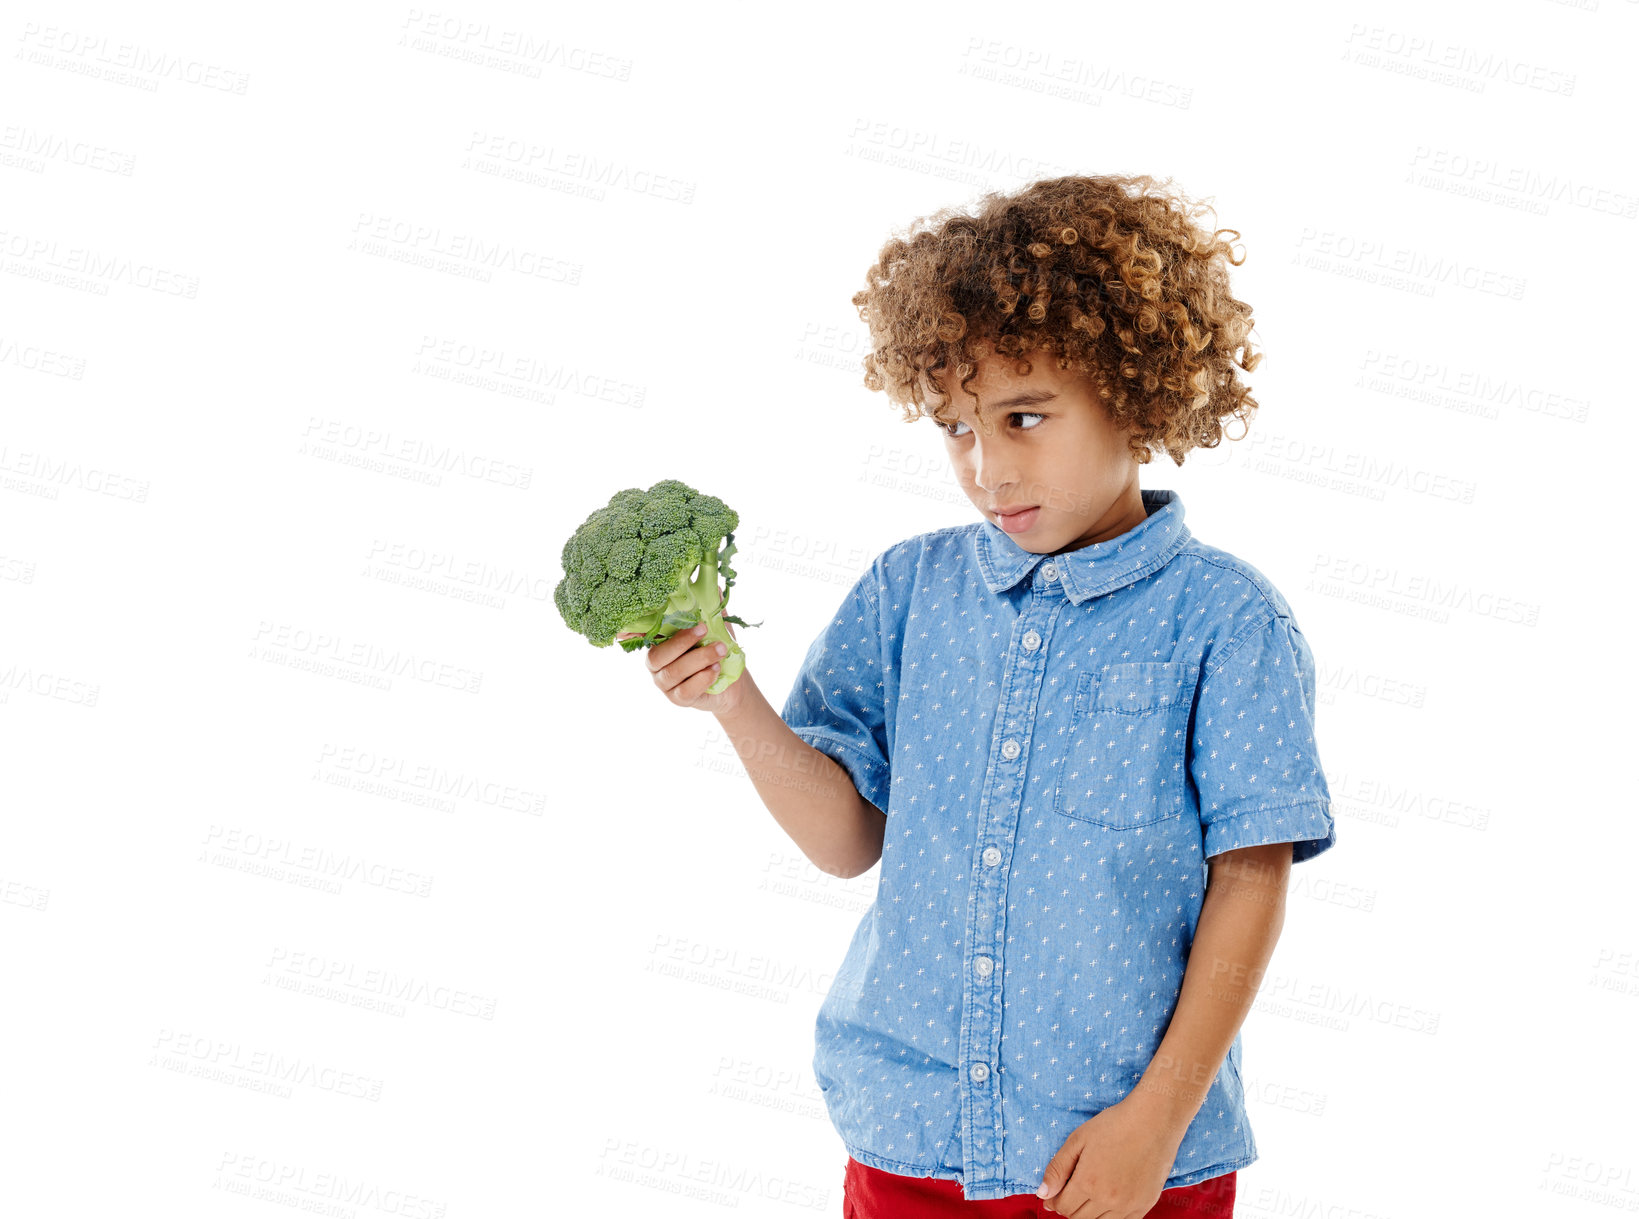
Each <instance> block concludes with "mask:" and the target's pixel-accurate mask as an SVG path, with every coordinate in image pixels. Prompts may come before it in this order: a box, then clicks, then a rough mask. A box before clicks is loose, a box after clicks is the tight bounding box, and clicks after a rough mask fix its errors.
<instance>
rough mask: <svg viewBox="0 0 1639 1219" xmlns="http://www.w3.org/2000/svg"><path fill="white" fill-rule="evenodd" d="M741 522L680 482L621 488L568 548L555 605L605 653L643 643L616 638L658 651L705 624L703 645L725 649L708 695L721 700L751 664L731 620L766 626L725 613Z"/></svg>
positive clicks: (573, 627) (725, 507) (713, 500)
mask: <svg viewBox="0 0 1639 1219" xmlns="http://www.w3.org/2000/svg"><path fill="white" fill-rule="evenodd" d="M739 524H740V517H739V514H738V513H737V512H735V511H734V509H732V508H730V507H729V506H728V505H727V504H725V503H723V501H722V500H720V499H718V498H717V497H715V496H712V495H702V494H700V493H699V492H698V491H696V490H695V489H694V488H693V487H691V486H688V485H687V484H686V483H681V482H678V481H677V480H676V479H675V478H668V479H664V480H662V481H661V482H657V483H655V485H654V486H652V487H650V488H649V489H648V490H647V491H644V490H642V489H641V488H638V487H628V488H627V489H626V490H624V491H617V492H616V493H615V494H614V496H612V497H611V498H610V500H609V502H608V504H606V505H605V506H604V507H602V508H599V509H598V510H597V511H596V512H594V513H592V515H591V516H589V517H587V518H586V520H585V521H583V522H582V523H581V526H580V528H579V529H577V530H575V532H574V534H573V535H572V536H571V537H570V538H569V540H568V541H567V542H565V543H564V544H563V570H564V577H563V579H562V580H560V581H559V582H558V586H557V588H555V589H554V590H553V593H552V599H553V600H554V601H555V602H556V603H557V606H558V612H559V613H560V614H562V615H563V620H564V622H565V623H567V624H568V626H569V629H570V630H572V631H575V632H577V633H578V634H581V635H584V636H586V638H587V640H588V641H590V642H591V643H592V644H593V645H594V646H595V647H600V648H606V647H608V646H609V645H610V644H611V643H615V642H617V641H616V639H615V636H616V635H621V634H628V633H634V634H636V635H640V636H641V638H635V639H622V640H619V641H618V642H619V643H620V646H621V647H623V648H624V649H626V651H628V652H631V651H635V650H636V649H638V648H647V647H652V646H653V645H655V644H657V643H660V642H661V641H662V640H665V639H669V638H671V637H672V636H673V635H675V634H677V633H678V632H679V631H685V630H687V629H688V628H690V627H692V626H694V625H696V624H697V623H700V622H705V623H706V624H707V627H708V629H707V631H706V633H705V634H704V635H702V636H701V637H700V643H701V644H702V645H704V646H707V647H709V646H711V645H712V644H714V643H722V644H724V645H726V646H727V648H728V652H727V654H726V655H724V656H723V657H722V660H721V662H720V663H721V664H722V666H723V667H722V669H721V670H720V671H719V673H718V677H717V680H716V681H714V682H713V683H712V684H711V685H710V686H709V687H708V688H707V691H706V692H707V693H708V694H717V693H719V692H721V691H722V690H724V689H726V688H727V687H728V686H729V685H730V684H732V683H733V681H734V680H735V678H737V677H739V676H740V674H741V673H743V672H745V663H746V662H745V653H744V652H742V651H741V650H740V645H739V644H737V643H735V642H734V639H733V637H732V636H730V635H729V633H728V627H727V626H725V625H724V624H725V623H728V622H732V623H734V624H735V625H736V626H760V625H761V624H760V623H751V622H746V621H745V620H744V619H741V618H736V617H733V616H732V615H729V614H725V613H723V609H724V607H725V606H727V605H728V593H729V589H730V588H732V587H733V585H734V574H735V573H734V568H732V567H731V566H729V556H730V555H732V554H733V553H734V552H735V550H736V547H735V545H734V530H735V529H737V528H738V527H739ZM719 575H721V576H722V577H723V586H722V590H721V595H720V596H719V591H718V587H717V580H718V576H719Z"/></svg>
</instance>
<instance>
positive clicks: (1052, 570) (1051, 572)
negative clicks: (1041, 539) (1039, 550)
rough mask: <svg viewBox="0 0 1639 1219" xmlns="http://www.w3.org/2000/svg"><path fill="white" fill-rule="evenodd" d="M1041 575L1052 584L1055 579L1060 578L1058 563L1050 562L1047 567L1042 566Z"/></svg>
mask: <svg viewBox="0 0 1639 1219" xmlns="http://www.w3.org/2000/svg"><path fill="white" fill-rule="evenodd" d="M1041 577H1042V579H1044V580H1046V581H1047V582H1048V583H1049V584H1051V583H1052V582H1053V581H1054V580H1057V579H1058V578H1059V569H1058V564H1056V563H1049V564H1048V565H1047V566H1046V567H1044V568H1042V569H1041Z"/></svg>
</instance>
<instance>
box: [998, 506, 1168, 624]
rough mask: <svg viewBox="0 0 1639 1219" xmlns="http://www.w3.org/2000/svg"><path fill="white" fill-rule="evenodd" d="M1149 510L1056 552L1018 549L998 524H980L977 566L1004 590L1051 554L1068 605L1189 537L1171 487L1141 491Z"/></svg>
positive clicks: (1148, 565)
mask: <svg viewBox="0 0 1639 1219" xmlns="http://www.w3.org/2000/svg"><path fill="white" fill-rule="evenodd" d="M1140 494H1141V495H1142V497H1143V500H1144V511H1145V512H1146V513H1148V514H1149V515H1148V516H1146V517H1145V518H1144V520H1143V521H1142V522H1141V523H1140V524H1137V525H1134V526H1133V527H1132V528H1131V529H1129V530H1127V532H1126V533H1123V534H1121V535H1120V536H1119V537H1114V538H1111V539H1110V540H1109V541H1107V542H1094V543H1093V544H1092V545H1091V546H1083V547H1082V548H1081V549H1079V550H1067V551H1064V552H1062V553H1060V554H1054V555H1045V554H1035V553H1033V552H1031V551H1028V550H1026V549H1024V548H1023V547H1022V546H1020V545H1019V544H1018V543H1017V542H1015V541H1014V540H1013V539H1012V537H1010V536H1009V535H1008V533H1007V531H1006V530H1004V529H1002V528H1001V526H999V525H996V524H993V523H992V522H990V521H989V520H983V521H981V522H980V523H979V524H980V530H979V535H978V552H979V572H980V574H981V575H983V577H984V581H985V586H986V587H987V588H989V589H990V591H991V592H993V593H1001V592H1005V591H1006V590H1007V589H1010V588H1012V587H1013V586H1014V585H1015V584H1017V583H1018V582H1019V581H1020V580H1022V579H1024V577H1025V576H1027V575H1028V574H1030V572H1032V571H1033V570H1035V568H1036V566H1037V564H1038V563H1040V562H1041V561H1042V560H1044V559H1051V560H1052V561H1053V564H1054V566H1055V568H1056V574H1057V577H1058V579H1060V580H1062V581H1063V582H1064V592H1065V595H1066V596H1067V597H1069V598H1070V603H1071V604H1072V605H1079V604H1081V602H1083V601H1085V600H1087V598H1089V597H1097V596H1101V595H1102V594H1104V593H1107V592H1111V591H1113V590H1115V589H1117V588H1121V587H1122V586H1124V585H1127V584H1131V583H1132V582H1133V581H1134V580H1139V579H1142V578H1143V577H1144V576H1147V575H1149V574H1150V573H1151V572H1152V571H1155V570H1156V569H1157V568H1159V567H1161V566H1162V565H1163V564H1165V563H1166V562H1167V561H1168V560H1169V559H1171V558H1172V556H1173V555H1175V554H1177V553H1178V551H1179V550H1180V549H1181V548H1182V547H1183V545H1184V543H1185V542H1186V541H1188V540H1189V537H1190V533H1189V530H1188V529H1186V528H1185V527H1184V501H1183V500H1182V499H1180V498H1179V497H1178V493H1177V492H1176V491H1142V492H1140Z"/></svg>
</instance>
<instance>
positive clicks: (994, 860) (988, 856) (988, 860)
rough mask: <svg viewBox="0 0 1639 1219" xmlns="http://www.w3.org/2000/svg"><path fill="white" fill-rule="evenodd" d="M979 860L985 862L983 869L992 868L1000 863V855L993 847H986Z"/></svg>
mask: <svg viewBox="0 0 1639 1219" xmlns="http://www.w3.org/2000/svg"><path fill="white" fill-rule="evenodd" d="M980 858H982V859H983V860H984V861H985V867H987V868H994V867H995V866H996V865H997V864H999V863H1001V862H1002V853H1001V851H1000V850H998V849H997V848H995V847H986V848H985V853H984V854H983V855H982V856H981V857H980Z"/></svg>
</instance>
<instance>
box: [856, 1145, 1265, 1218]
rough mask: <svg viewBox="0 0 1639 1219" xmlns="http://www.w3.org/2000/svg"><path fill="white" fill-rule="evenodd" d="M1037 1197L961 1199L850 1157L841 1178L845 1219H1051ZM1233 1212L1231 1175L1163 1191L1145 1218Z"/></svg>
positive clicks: (934, 1183)
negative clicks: (983, 1218) (985, 1218)
mask: <svg viewBox="0 0 1639 1219" xmlns="http://www.w3.org/2000/svg"><path fill="white" fill-rule="evenodd" d="M1042 1201H1043V1200H1042V1199H1040V1198H1038V1197H1036V1195H1035V1194H1014V1195H1013V1196H1012V1197H1009V1198H987V1199H985V1200H984V1201H982V1202H972V1201H969V1200H968V1199H966V1198H964V1197H962V1187H961V1185H960V1184H959V1183H958V1182H956V1181H949V1180H945V1179H943V1178H940V1177H902V1176H900V1175H898V1174H897V1173H891V1172H883V1171H882V1169H880V1168H872V1167H871V1166H870V1165H868V1164H861V1163H860V1162H859V1161H858V1160H856V1159H854V1157H853V1156H849V1157H848V1167H847V1169H846V1171H845V1172H844V1174H843V1178H842V1215H843V1219H943V1217H944V1216H947V1215H949V1216H957V1215H970V1216H974V1217H975V1219H977V1217H978V1216H982V1215H988V1216H990V1219H1053V1212H1052V1211H1050V1210H1046V1209H1044V1208H1043V1206H1042ZM1234 1213H1235V1174H1234V1173H1232V1172H1227V1173H1224V1174H1223V1176H1221V1177H1209V1178H1208V1179H1207V1180H1205V1181H1198V1182H1196V1183H1195V1184H1194V1185H1185V1186H1182V1187H1180V1188H1178V1189H1165V1190H1162V1191H1161V1197H1160V1200H1159V1201H1157V1202H1156V1204H1155V1205H1154V1206H1152V1207H1151V1208H1150V1209H1149V1210H1148V1211H1147V1212H1146V1214H1145V1219H1231V1216H1233V1215H1234Z"/></svg>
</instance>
